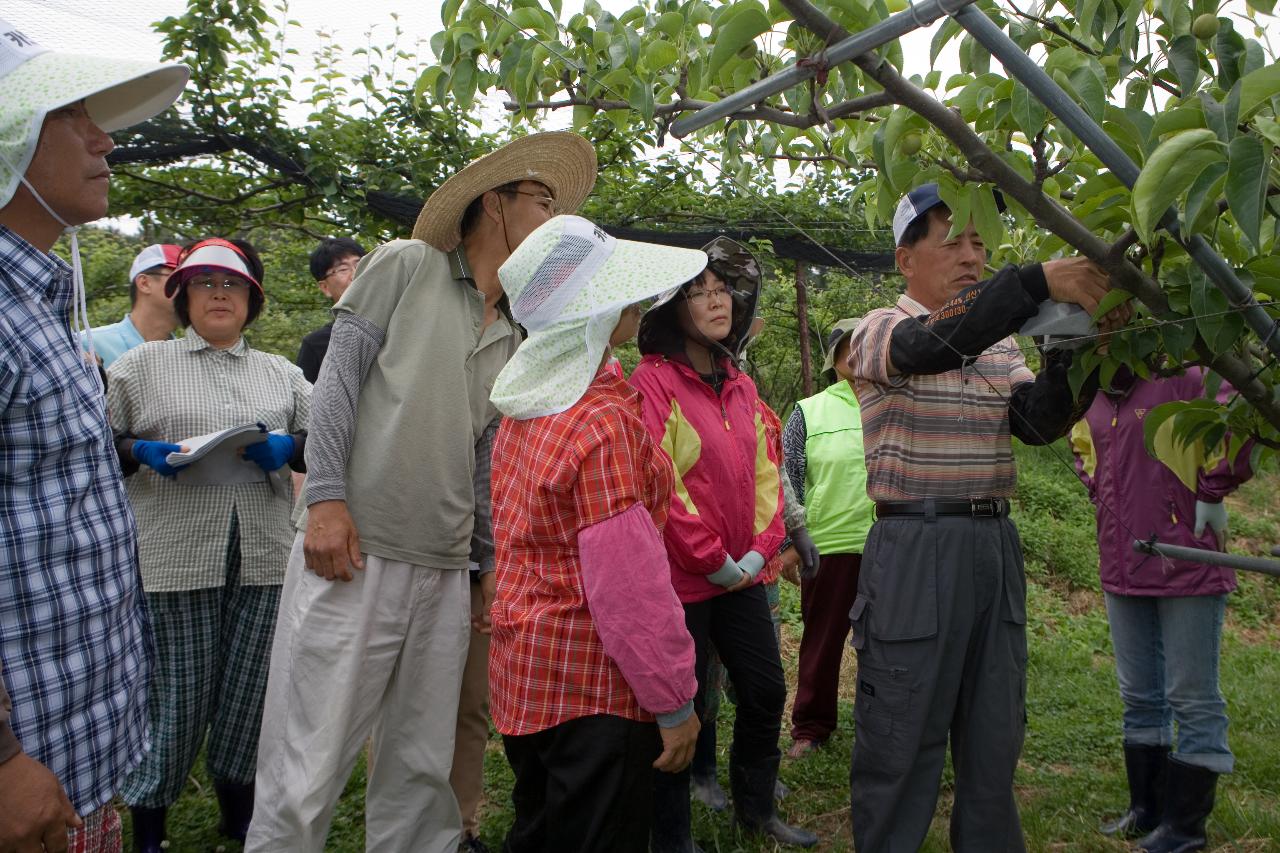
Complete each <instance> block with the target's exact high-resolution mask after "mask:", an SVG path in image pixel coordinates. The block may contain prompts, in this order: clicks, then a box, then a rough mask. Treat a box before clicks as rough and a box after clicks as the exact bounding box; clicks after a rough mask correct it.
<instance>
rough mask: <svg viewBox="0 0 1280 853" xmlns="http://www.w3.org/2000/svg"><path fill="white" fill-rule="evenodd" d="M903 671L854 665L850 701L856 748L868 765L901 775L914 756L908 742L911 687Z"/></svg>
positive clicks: (906, 673) (910, 721)
mask: <svg viewBox="0 0 1280 853" xmlns="http://www.w3.org/2000/svg"><path fill="white" fill-rule="evenodd" d="M909 674H910V673H909V671H908V670H906V669H898V668H888V669H882V668H880V667H875V666H866V665H864V664H861V663H860V664H859V665H858V693H857V697H856V698H855V699H854V702H853V716H854V722H855V723H856V724H857V738H858V746H859V748H860V749H861V750H862V751H864V753H865V755H866V759H867V761H868V763H869V766H874V767H879V768H882V769H883V770H886V771H888V772H890V773H901V772H904V771H905V770H906V769H907V767H908V766H910V764H911V762H912V761H913V760H914V757H915V747H914V744H912V743H911V742H910V741H911V732H912V731H913V729H914V726H913V721H912V719H911V685H910V683H909V681H908V676H909Z"/></svg>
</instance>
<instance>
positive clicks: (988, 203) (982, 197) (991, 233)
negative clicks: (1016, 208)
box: [969, 184, 1004, 246]
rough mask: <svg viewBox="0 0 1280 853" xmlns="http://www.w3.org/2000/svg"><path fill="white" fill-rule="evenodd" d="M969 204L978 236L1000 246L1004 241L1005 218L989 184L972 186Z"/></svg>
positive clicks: (992, 244) (984, 240) (986, 241)
mask: <svg viewBox="0 0 1280 853" xmlns="http://www.w3.org/2000/svg"><path fill="white" fill-rule="evenodd" d="M969 204H970V210H971V211H972V212H973V227H974V228H976V229H977V230H978V236H979V237H981V238H982V241H983V242H984V243H986V244H987V245H988V246H999V245H1000V244H1001V243H1002V242H1003V241H1004V220H1003V219H1001V218H1000V209H999V208H998V207H997V206H996V199H995V196H994V195H992V192H991V187H990V186H989V185H987V184H979V185H978V186H975V187H971V188H970V192H969Z"/></svg>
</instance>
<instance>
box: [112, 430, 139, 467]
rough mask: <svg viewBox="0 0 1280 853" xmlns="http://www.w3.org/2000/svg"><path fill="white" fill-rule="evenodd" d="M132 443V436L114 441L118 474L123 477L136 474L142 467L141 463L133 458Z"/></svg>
mask: <svg viewBox="0 0 1280 853" xmlns="http://www.w3.org/2000/svg"><path fill="white" fill-rule="evenodd" d="M134 441H136V439H134V438H133V437H132V436H121V437H120V438H117V439H116V455H117V456H119V457H120V474H121V476H124V477H128V476H129V475H131V474H136V473H138V469H139V468H141V467H142V465H141V463H139V462H138V460H137V459H134V458H133V442H134Z"/></svg>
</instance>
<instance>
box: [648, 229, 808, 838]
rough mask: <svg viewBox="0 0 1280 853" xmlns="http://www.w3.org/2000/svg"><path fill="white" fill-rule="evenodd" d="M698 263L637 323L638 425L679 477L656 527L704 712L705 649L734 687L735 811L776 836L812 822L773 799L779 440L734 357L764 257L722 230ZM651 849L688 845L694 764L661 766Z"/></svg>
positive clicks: (778, 678)
mask: <svg viewBox="0 0 1280 853" xmlns="http://www.w3.org/2000/svg"><path fill="white" fill-rule="evenodd" d="M704 249H705V250H706V252H707V255H708V257H709V259H710V263H709V264H708V266H707V269H706V271H705V272H703V273H702V274H701V275H699V276H698V277H697V278H695V279H694V280H692V281H690V282H688V283H686V284H685V285H683V286H682V287H680V288H678V289H676V290H674V291H672V292H671V293H669V294H667V295H666V296H664V297H662V298H660V299H659V301H658V302H657V304H655V305H654V307H653V308H651V309H650V310H649V311H648V312H647V313H646V314H645V316H644V319H643V320H642V321H641V324H640V339H639V344H640V352H641V353H642V354H643V355H644V358H643V360H642V361H641V362H640V364H639V365H638V366H637V367H636V369H635V371H634V372H633V373H632V375H631V384H632V385H634V386H635V387H636V389H637V390H639V391H640V393H641V395H642V396H643V417H644V423H645V427H646V428H647V429H648V430H649V432H650V434H651V435H653V437H654V439H655V440H656V441H657V442H658V443H659V444H660V445H661V447H662V449H663V450H664V451H666V453H667V455H668V456H670V457H671V460H672V463H673V467H674V469H675V483H674V488H673V489H672V495H671V510H670V514H669V516H668V519H667V526H666V529H665V531H664V535H663V539H664V541H665V543H666V548H667V555H668V557H669V559H670V562H671V582H672V585H673V586H674V587H675V590H676V594H677V595H678V596H679V598H680V601H681V603H683V605H684V611H685V624H686V625H687V627H688V629H689V633H690V634H691V635H692V636H693V641H694V648H695V652H696V671H697V675H698V696H697V699H696V704H697V710H698V713H699V715H702V713H703V711H704V702H703V699H704V695H705V690H704V688H705V686H706V682H707V661H708V657H709V653H710V650H711V649H712V648H713V647H714V649H715V652H716V654H717V655H718V656H719V657H720V660H721V661H722V662H723V663H724V666H725V668H726V669H727V670H728V672H729V679H730V681H731V682H732V683H733V687H734V691H735V692H736V694H737V697H738V707H737V716H736V719H735V722H734V732H733V749H732V752H731V753H730V765H729V780H730V789H731V791H732V794H733V800H734V809H735V812H736V815H737V819H738V821H739V822H740V823H741V824H742V825H743V826H744V827H746V828H747V829H749V830H751V831H754V832H758V833H761V834H764V835H768V836H771V837H772V838H774V839H776V840H778V841H780V842H782V843H785V844H798V845H802V846H806V847H807V846H811V845H813V844H816V843H817V840H818V839H817V836H816V835H814V834H813V833H811V832H807V831H805V830H802V829H797V828H795V827H791V826H788V825H787V824H785V823H784V822H783V821H782V820H781V819H779V818H778V816H777V815H776V813H775V812H774V796H773V795H774V783H775V781H776V780H777V777H778V763H779V760H780V759H781V752H780V751H779V749H778V733H779V730H780V728H781V723H782V710H783V705H784V703H785V702H786V692H787V691H786V682H785V681H784V678H783V672H782V662H781V659H780V657H779V653H778V641H777V638H776V636H775V634H774V630H773V623H772V621H771V619H770V616H769V604H768V601H767V600H766V597H765V590H764V587H763V584H764V583H766V582H768V580H770V578H769V577H768V575H769V574H770V573H769V572H768V571H766V570H765V565H766V564H767V563H768V562H769V560H770V558H772V557H773V556H774V555H775V554H776V553H777V551H778V549H779V547H780V546H781V544H782V541H783V538H784V536H785V531H784V528H783V520H782V488H781V480H780V477H779V473H778V472H779V463H780V462H781V460H780V459H779V458H778V450H777V443H776V442H772V441H770V440H769V436H768V431H767V429H766V423H765V422H764V419H763V418H762V416H761V409H760V406H759V405H758V403H759V395H758V394H757V392H756V387H755V383H754V382H752V381H751V378H750V377H749V376H747V375H746V374H744V373H742V372H740V371H739V370H738V369H737V367H735V366H734V363H733V359H732V358H731V357H730V356H731V353H732V351H733V348H734V342H735V340H736V339H737V338H739V337H741V336H743V335H745V334H747V332H748V330H749V329H750V326H751V321H752V319H753V317H754V314H755V301H756V296H757V294H758V292H759V287H760V267H759V265H758V263H757V262H756V259H755V258H754V257H752V255H751V253H750V252H749V251H747V249H746V248H745V247H743V246H741V245H739V244H738V243H735V242H734V241H732V240H729V239H727V238H718V239H717V240H715V241H713V242H712V243H710V244H708V245H707V246H705V247H704ZM654 784H655V791H654V823H653V827H652V842H651V843H652V850H653V851H654V853H669V851H671V852H673V853H689V851H693V850H695V849H696V848H695V847H694V845H693V841H692V838H691V835H690V830H689V822H690V809H689V772H688V771H687V770H686V771H684V772H683V773H680V774H674V775H673V774H663V773H660V774H657V775H656V777H655V783H654Z"/></svg>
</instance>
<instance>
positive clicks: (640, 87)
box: [627, 77, 653, 121]
mask: <svg viewBox="0 0 1280 853" xmlns="http://www.w3.org/2000/svg"><path fill="white" fill-rule="evenodd" d="M627 100H628V101H629V102H630V103H631V106H632V108H634V109H635V110H636V112H638V113H640V115H642V116H644V120H645V121H653V87H652V86H650V85H649V84H648V82H646V81H645V80H644V78H642V77H636V78H635V79H634V80H632V81H631V96H630V97H629V98H628V99H627Z"/></svg>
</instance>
